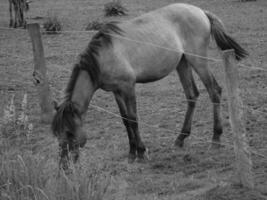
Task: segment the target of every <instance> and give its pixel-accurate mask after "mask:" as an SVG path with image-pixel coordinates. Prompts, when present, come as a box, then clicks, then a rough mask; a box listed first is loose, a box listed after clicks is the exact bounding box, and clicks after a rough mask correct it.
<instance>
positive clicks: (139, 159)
mask: <svg viewBox="0 0 267 200" xmlns="http://www.w3.org/2000/svg"><path fill="white" fill-rule="evenodd" d="M149 160H150V157H149V154H148V148H146V150H145V151H144V152H143V153H142V154H138V157H137V162H138V163H146V162H147V161H149Z"/></svg>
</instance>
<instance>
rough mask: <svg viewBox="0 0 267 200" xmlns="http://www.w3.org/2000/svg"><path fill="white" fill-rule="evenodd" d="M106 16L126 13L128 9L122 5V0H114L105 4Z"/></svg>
mask: <svg viewBox="0 0 267 200" xmlns="http://www.w3.org/2000/svg"><path fill="white" fill-rule="evenodd" d="M104 12H105V16H118V15H126V12H127V9H126V8H125V7H124V6H123V5H122V3H121V1H120V0H113V1H112V2H109V3H107V4H105V7H104Z"/></svg>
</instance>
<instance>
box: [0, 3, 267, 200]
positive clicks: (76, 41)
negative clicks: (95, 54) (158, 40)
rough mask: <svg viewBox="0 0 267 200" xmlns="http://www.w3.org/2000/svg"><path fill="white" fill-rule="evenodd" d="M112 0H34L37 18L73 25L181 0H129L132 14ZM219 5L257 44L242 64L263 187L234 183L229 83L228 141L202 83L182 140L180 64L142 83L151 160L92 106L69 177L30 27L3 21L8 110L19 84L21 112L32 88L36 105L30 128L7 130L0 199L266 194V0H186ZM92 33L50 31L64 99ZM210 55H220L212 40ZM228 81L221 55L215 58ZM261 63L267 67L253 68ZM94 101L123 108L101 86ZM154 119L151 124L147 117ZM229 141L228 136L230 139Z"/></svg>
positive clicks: (0, 35) (116, 122) (31, 104)
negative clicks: (38, 86)
mask: <svg viewBox="0 0 267 200" xmlns="http://www.w3.org/2000/svg"><path fill="white" fill-rule="evenodd" d="M106 2H108V1H106V0H105V1H104V0H90V1H89V0H75V1H73V0H57V1H53V0H35V1H33V2H32V3H31V5H30V7H31V8H30V11H29V13H28V15H27V16H28V21H29V22H36V21H37V22H40V23H42V22H43V21H44V20H45V17H47V16H48V15H49V14H50V15H53V14H56V15H57V16H58V17H59V19H60V20H61V21H62V22H63V29H64V30H77V31H80V30H84V29H85V27H86V26H87V24H88V23H89V22H90V21H92V20H96V19H99V20H104V21H107V20H118V21H122V20H127V19H129V18H133V17H135V16H138V15H140V14H142V13H145V12H148V11H150V10H153V9H156V8H159V7H161V6H164V5H167V4H170V3H174V2H178V1H174V0H165V1H161V0H123V1H122V2H123V4H124V5H125V7H126V8H127V9H128V10H129V15H128V16H124V17H112V18H106V17H104V14H103V7H104V6H103V5H104V3H106ZM179 2H185V3H191V4H194V5H196V6H199V7H201V8H203V9H206V10H209V11H212V12H214V13H215V14H216V15H218V16H219V17H220V18H221V19H222V21H223V22H224V23H225V25H226V27H227V29H228V31H229V32H230V33H231V34H232V35H233V36H234V37H235V38H236V39H237V40H238V41H239V42H240V43H241V44H242V45H243V46H244V47H245V48H246V49H248V51H249V52H250V57H249V58H248V59H246V60H244V61H242V64H244V65H246V66H249V67H251V69H249V68H242V67H239V70H240V79H241V80H240V88H241V92H242V99H243V101H244V105H245V108H244V112H245V116H246V121H245V126H246V130H247V137H248V140H249V145H250V147H251V149H253V150H255V151H256V152H258V153H260V154H261V155H264V156H265V158H263V157H262V156H260V155H255V154H252V161H253V175H254V181H255V190H253V191H251V190H247V189H244V188H240V187H239V186H238V185H235V184H233V183H234V176H233V171H234V153H233V152H234V151H233V148H232V146H231V144H232V134H231V131H230V126H229V122H228V111H227V100H226V95H225V89H224V91H223V98H222V115H223V125H224V134H223V136H222V141H223V143H225V144H226V145H225V146H224V147H222V148H221V149H219V150H212V149H210V148H209V141H210V139H211V136H212V110H211V103H210V101H209V99H208V96H207V92H206V90H205V89H204V87H203V85H202V84H201V83H200V82H199V81H198V86H199V89H200V92H201V96H200V98H199V103H198V105H197V111H196V114H195V118H194V119H195V120H194V124H193V130H192V136H191V137H190V138H189V139H188V140H187V142H186V146H185V148H184V149H175V148H174V147H173V143H174V140H175V138H176V134H177V133H179V132H180V129H181V125H182V122H183V118H184V114H185V113H184V112H185V109H186V101H185V97H184V94H183V91H182V88H181V85H180V82H179V80H178V78H177V76H176V74H175V73H173V74H171V75H170V76H169V77H167V78H165V79H163V80H161V81H159V82H155V83H150V84H146V85H138V86H137V95H138V111H139V118H140V121H141V122H143V123H141V124H140V130H141V135H142V138H143V140H144V142H145V144H146V146H147V147H148V148H149V155H150V161H148V162H146V163H137V162H135V163H133V164H128V163H127V153H128V139H127V136H126V135H127V134H126V132H125V129H124V127H123V125H122V123H121V120H120V119H119V118H116V117H115V116H113V115H111V114H109V113H105V112H102V111H100V110H97V109H95V108H94V107H89V110H88V114H87V117H86V119H85V127H84V128H85V129H86V130H87V133H88V142H87V144H86V147H85V148H84V149H82V150H81V157H80V163H79V164H78V165H77V166H76V167H75V170H74V173H73V175H72V176H70V177H66V176H65V175H64V174H63V175H62V173H61V172H59V171H58V168H57V162H58V160H57V156H58V148H57V141H56V139H55V138H54V137H53V136H52V135H51V131H50V127H49V125H44V124H42V123H40V122H39V108H38V97H37V94H36V90H35V88H34V86H33V84H32V80H31V74H32V69H33V62H32V48H31V42H30V39H29V36H28V34H27V32H26V31H25V30H22V29H18V30H4V29H1V28H0V93H1V98H0V105H1V107H0V113H1V114H3V110H4V107H5V106H6V105H7V104H8V103H9V102H10V98H11V95H12V94H15V105H16V113H19V112H20V111H21V101H22V97H23V94H24V93H27V94H28V105H27V108H28V109H27V114H28V116H29V120H30V123H32V124H33V130H32V132H31V133H30V134H27V133H25V131H23V130H22V129H21V127H18V126H17V125H14V124H13V125H12V126H9V127H7V128H6V130H5V131H2V133H1V134H0V137H1V138H0V166H1V167H0V199H1V200H2V199H3V200H7V199H14V200H15V199H51V200H52V199H53V200H54V199H128V200H136V199H144V200H146V199H147V200H150V199H151V200H152V199H153V200H154V199H160V200H161V199H168V200H169V199H173V200H180V199H181V200H190V199H191V200H196V199H199V200H230V199H231V200H241V199H242V200H252V199H255V200H260V199H267V192H266V191H267V158H266V156H267V135H266V130H267V72H266V70H267V57H266V55H267V35H266V33H267V14H266V10H267V1H266V0H257V1H255V2H254V1H253V2H244V3H241V2H239V1H237V0H224V1H219V0H182V1H179ZM0 5H1V6H0V27H8V16H9V15H8V1H4V0H1V1H0ZM92 35H93V33H89V32H88V33H85V32H76V33H75V32H68V33H61V34H58V35H43V44H44V48H45V56H46V64H47V67H48V76H49V81H50V85H51V88H52V92H53V96H54V97H55V98H57V99H58V100H60V99H61V93H62V90H63V89H64V88H65V86H66V83H67V81H68V78H69V75H70V73H69V70H71V68H72V66H73V63H74V62H75V61H76V59H77V55H78V54H79V53H80V52H81V51H82V50H83V49H84V48H85V47H86V45H87V44H88V42H89V41H90V38H91V37H92ZM210 49H211V51H210V54H209V56H210V57H216V58H220V54H219V52H218V51H217V50H216V47H215V45H214V44H213V43H212V44H211V48H210ZM209 65H210V68H211V69H212V71H213V72H214V74H215V76H216V78H217V79H218V81H219V83H220V85H222V87H223V88H225V84H224V77H223V76H224V74H223V66H222V63H214V62H210V63H209ZM253 67H261V68H264V69H265V71H262V70H252V68H253ZM92 104H93V105H98V106H101V107H102V108H105V109H106V110H109V111H111V112H113V113H117V114H118V109H117V106H116V104H115V101H114V100H113V96H112V94H109V93H105V92H102V91H99V92H97V94H96V95H95V96H94V98H93V100H92ZM144 123H145V124H149V125H152V126H153V127H151V126H147V125H145V124H144ZM229 143H230V145H227V144H229Z"/></svg>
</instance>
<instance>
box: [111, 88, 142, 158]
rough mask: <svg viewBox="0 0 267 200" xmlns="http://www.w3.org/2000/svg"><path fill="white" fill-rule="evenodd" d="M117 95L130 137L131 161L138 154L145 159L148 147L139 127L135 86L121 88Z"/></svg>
mask: <svg viewBox="0 0 267 200" xmlns="http://www.w3.org/2000/svg"><path fill="white" fill-rule="evenodd" d="M115 97H116V101H117V103H118V105H119V108H120V112H121V115H122V118H123V122H124V125H125V127H126V130H127V133H128V137H129V144H130V152H129V162H133V161H134V160H135V158H136V154H137V157H138V158H139V159H140V160H144V159H145V158H146V154H145V152H146V148H145V145H144V143H143V142H142V139H141V136H140V133H139V128H138V119H137V109H136V96H135V88H134V86H133V87H127V89H122V90H120V91H119V92H117V93H116V94H115Z"/></svg>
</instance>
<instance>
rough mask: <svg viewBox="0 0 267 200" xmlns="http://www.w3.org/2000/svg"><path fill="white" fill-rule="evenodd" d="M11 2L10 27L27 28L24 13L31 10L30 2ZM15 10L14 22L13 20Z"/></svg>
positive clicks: (25, 0) (23, 0)
mask: <svg viewBox="0 0 267 200" xmlns="http://www.w3.org/2000/svg"><path fill="white" fill-rule="evenodd" d="M8 1H9V15H10V19H9V20H10V21H9V27H13V28H17V27H25V26H26V20H25V19H24V12H25V11H26V12H27V11H28V10H29V3H30V1H28V0H8ZM13 10H14V20H13Z"/></svg>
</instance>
